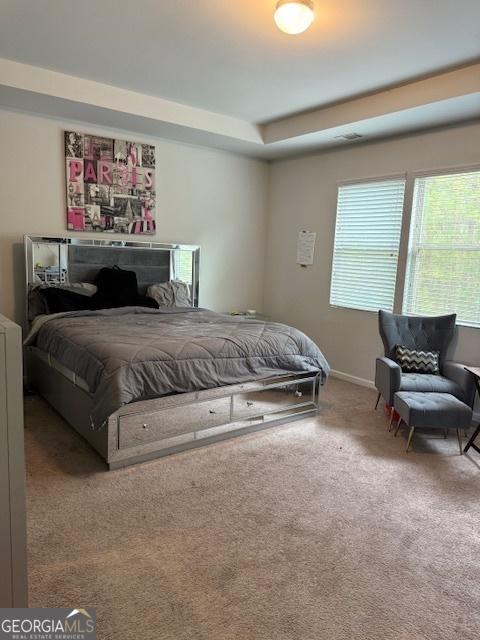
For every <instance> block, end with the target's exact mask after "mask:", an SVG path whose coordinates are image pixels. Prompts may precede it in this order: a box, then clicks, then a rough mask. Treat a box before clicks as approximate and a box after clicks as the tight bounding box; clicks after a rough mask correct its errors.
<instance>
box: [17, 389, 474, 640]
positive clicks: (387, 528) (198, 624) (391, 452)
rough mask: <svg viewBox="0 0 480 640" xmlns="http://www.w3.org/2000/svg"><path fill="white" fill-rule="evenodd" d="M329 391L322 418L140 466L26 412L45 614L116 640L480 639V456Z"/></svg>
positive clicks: (34, 410)
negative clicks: (89, 614)
mask: <svg viewBox="0 0 480 640" xmlns="http://www.w3.org/2000/svg"><path fill="white" fill-rule="evenodd" d="M374 399H375V394H374V393H373V392H372V391H370V390H368V389H363V388H361V387H356V386H353V385H350V384H348V383H345V382H340V381H337V380H329V382H328V385H327V388H326V389H325V391H324V392H323V395H322V403H323V410H322V413H321V415H320V416H319V417H318V418H315V419H308V420H304V421H301V422H296V423H292V424H290V425H287V426H283V427H277V428H272V429H269V430H266V431H263V432H260V433H256V434H252V435H248V436H243V437H241V438H237V439H234V440H230V441H228V442H223V443H219V444H214V445H211V446H209V447H205V448H202V449H197V450H194V451H190V452H184V453H181V454H177V455H175V456H170V457H168V458H163V459H161V460H157V461H153V462H149V463H146V464H142V465H138V466H136V467H131V468H128V469H124V470H120V471H113V472H107V471H106V470H105V467H104V466H103V464H102V462H101V460H100V459H99V458H98V457H97V455H96V454H95V453H94V452H93V451H92V450H91V449H90V448H89V447H88V445H87V444H85V443H84V441H83V440H82V439H81V438H80V437H79V436H77V435H76V434H75V433H74V432H73V430H71V429H70V428H69V427H67V426H66V425H65V423H64V422H63V421H62V419H61V418H59V416H58V415H57V414H56V413H55V412H54V411H53V410H52V409H50V408H49V407H48V405H46V404H45V403H44V402H43V401H42V400H40V399H39V398H35V397H32V398H27V401H26V413H27V417H26V445H27V472H28V517H29V548H30V567H29V570H30V604H31V606H64V607H74V606H75V607H79V606H81V607H84V606H94V607H96V608H97V618H98V638H99V639H100V640H107V639H108V640H110V639H112V640H113V639H115V640H140V639H142V640H153V639H155V640H157V639H158V640H167V639H168V640H251V639H252V640H253V639H255V640H287V639H288V640H323V639H326V640H360V639H362V640H453V639H457V638H458V639H459V640H478V638H479V636H480V607H479V603H480V499H479V495H480V492H479V486H480V457H477V458H475V456H476V454H475V452H473V453H472V456H471V457H470V456H469V457H467V456H462V457H461V456H459V455H458V445H457V441H456V437H455V435H454V433H452V434H451V436H450V438H449V439H448V440H446V441H444V440H443V438H442V435H441V434H440V433H430V434H426V435H425V436H422V435H421V434H419V435H418V436H416V440H415V442H414V451H413V452H412V453H409V454H408V455H406V454H405V435H404V434H402V436H401V437H398V438H394V437H393V436H392V435H391V434H389V433H388V430H387V420H386V418H385V416H384V414H383V411H380V410H379V411H378V412H374V411H373V410H372V409H373V404H374Z"/></svg>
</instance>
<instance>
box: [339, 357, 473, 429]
mask: <svg viewBox="0 0 480 640" xmlns="http://www.w3.org/2000/svg"><path fill="white" fill-rule="evenodd" d="M330 375H331V376H332V378H337V379H338V380H345V382H351V383H352V384H358V385H359V386H360V387H367V388H368V389H375V383H374V382H373V380H367V379H366V378H359V377H357V376H352V375H350V374H349V373H344V372H343V371H336V370H335V369H332V370H331V371H330ZM473 422H474V424H478V423H479V422H480V412H479V411H475V412H474V413H473Z"/></svg>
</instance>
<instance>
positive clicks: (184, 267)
mask: <svg viewBox="0 0 480 640" xmlns="http://www.w3.org/2000/svg"><path fill="white" fill-rule="evenodd" d="M172 263H173V264H172V272H173V279H174V280H181V281H182V282H186V283H187V284H189V285H192V284H193V253H192V252H191V251H182V250H181V249H177V250H176V251H173V260H172Z"/></svg>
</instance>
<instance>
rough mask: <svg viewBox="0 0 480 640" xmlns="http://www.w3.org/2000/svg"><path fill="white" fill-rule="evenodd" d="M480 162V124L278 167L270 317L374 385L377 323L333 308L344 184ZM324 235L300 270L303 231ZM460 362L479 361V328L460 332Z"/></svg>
mask: <svg viewBox="0 0 480 640" xmlns="http://www.w3.org/2000/svg"><path fill="white" fill-rule="evenodd" d="M473 163H480V124H472V125H468V126H461V127H456V128H449V129H444V130H442V131H437V132H430V133H425V134H421V135H412V136H408V137H403V138H398V139H393V140H389V141H383V142H378V143H371V144H361V145H358V144H357V145H350V146H348V147H346V148H342V149H341V150H332V151H330V152H325V153H322V154H318V155H311V156H305V157H301V158H296V159H292V160H283V161H279V162H275V163H274V164H273V165H272V166H271V172H270V191H269V199H270V201H269V221H268V234H267V253H266V275H265V310H266V312H267V313H268V314H269V315H271V316H272V317H274V318H275V319H278V320H280V321H284V322H287V323H289V324H293V325H294V326H296V327H298V328H300V329H302V330H303V331H305V332H306V333H307V334H308V335H310V336H311V337H312V338H314V339H315V340H316V341H317V342H318V344H319V346H320V347H321V348H322V349H323V350H324V352H325V355H326V356H327V358H328V360H329V361H330V363H331V365H332V367H333V369H334V370H337V371H340V372H342V373H345V374H347V375H349V376H354V377H357V378H361V379H363V380H370V381H371V380H373V377H374V361H375V357H376V356H377V355H378V354H380V353H381V350H382V345H381V342H380V339H379V337H378V331H377V317H376V314H375V313H371V312H368V311H355V310H351V309H340V308H334V307H331V306H330V304H329V293H330V274H331V261H332V251H333V242H334V235H335V215H336V195H337V181H342V180H349V179H360V178H369V177H378V176H384V175H388V174H396V173H401V172H408V171H421V170H430V169H440V168H449V167H454V166H459V165H469V164H473ZM304 228H305V229H309V230H311V231H316V232H317V244H316V249H315V262H314V265H313V266H311V267H308V268H302V267H300V266H298V265H296V264H295V257H296V239H297V234H298V232H299V231H300V230H301V229H304ZM457 354H458V357H459V358H462V359H463V360H464V361H466V362H476V363H478V362H479V360H480V329H473V328H468V327H461V328H460V330H459V344H458V351H457Z"/></svg>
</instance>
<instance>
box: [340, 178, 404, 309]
mask: <svg viewBox="0 0 480 640" xmlns="http://www.w3.org/2000/svg"><path fill="white" fill-rule="evenodd" d="M404 193H405V180H403V179H395V180H393V179H392V180H381V181H380V180H379V181H376V182H362V183H356V184H348V185H342V186H340V187H339V189H338V202H337V223H336V227H335V246H334V251H333V265H332V282H331V288H330V304H332V305H336V306H339V307H348V308H352V309H363V310H366V311H378V310H379V309H384V310H387V311H392V310H393V300H394V296H395V281H396V276H397V262H398V248H399V244H400V233H401V227H402V212H403V198H404Z"/></svg>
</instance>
